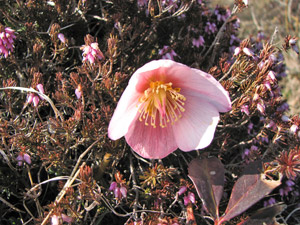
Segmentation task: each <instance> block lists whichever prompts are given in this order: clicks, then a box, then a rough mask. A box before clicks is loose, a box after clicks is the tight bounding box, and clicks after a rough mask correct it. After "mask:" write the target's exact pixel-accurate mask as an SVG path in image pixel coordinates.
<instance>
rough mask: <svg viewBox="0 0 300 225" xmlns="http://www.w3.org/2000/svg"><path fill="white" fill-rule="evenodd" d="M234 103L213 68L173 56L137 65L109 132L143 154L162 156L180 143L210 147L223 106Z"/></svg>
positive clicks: (185, 147) (183, 146) (188, 147)
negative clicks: (196, 66) (194, 66)
mask: <svg viewBox="0 0 300 225" xmlns="http://www.w3.org/2000/svg"><path fill="white" fill-rule="evenodd" d="M230 109H231V101H230V98H229V95H228V92H227V91H226V90H225V89H224V88H223V87H222V85H221V84H220V83H219V82H218V81H217V80H216V79H215V78H213V77H212V76H211V75H210V74H208V73H205V72H203V71H201V70H198V69H192V68H190V67H188V66H185V65H183V64H181V63H177V62H174V61H172V60H164V59H162V60H156V61H151V62H149V63H147V64H146V65H144V66H143V67H141V68H140V69H138V70H137V71H136V72H135V73H134V74H133V75H132V77H131V79H130V81H129V84H128V86H127V88H126V89H125V91H124V93H123V94H122V96H121V98H120V100H119V103H118V105H117V108H116V110H115V112H114V115H113V117H112V119H111V121H110V124H109V127H108V136H109V137H110V138H111V139H113V140H116V139H119V138H121V137H122V136H125V138H126V141H127V143H128V144H129V145H130V146H131V148H132V149H133V150H134V151H135V152H137V153H138V154H139V155H141V156H143V157H145V158H164V157H166V156H167V155H168V154H170V153H172V152H173V151H175V150H176V149H177V148H180V149H181V150H183V151H191V150H195V149H201V148H205V147H207V146H208V145H209V144H210V143H211V141H212V139H213V136H214V132H215V128H216V126H217V124H218V121H219V112H227V111H229V110H230Z"/></svg>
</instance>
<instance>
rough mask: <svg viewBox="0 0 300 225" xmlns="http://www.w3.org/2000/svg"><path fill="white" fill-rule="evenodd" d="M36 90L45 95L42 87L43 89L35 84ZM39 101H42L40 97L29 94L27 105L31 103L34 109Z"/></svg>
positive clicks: (40, 85)
mask: <svg viewBox="0 0 300 225" xmlns="http://www.w3.org/2000/svg"><path fill="white" fill-rule="evenodd" d="M36 88H37V89H38V91H39V92H40V93H42V94H44V93H45V91H44V87H43V85H42V84H37V85H36ZM40 99H41V100H44V98H43V97H42V96H41V95H35V94H34V93H32V92H31V93H29V94H28V97H27V103H28V104H31V103H33V105H34V107H37V106H38V105H39V102H40Z"/></svg>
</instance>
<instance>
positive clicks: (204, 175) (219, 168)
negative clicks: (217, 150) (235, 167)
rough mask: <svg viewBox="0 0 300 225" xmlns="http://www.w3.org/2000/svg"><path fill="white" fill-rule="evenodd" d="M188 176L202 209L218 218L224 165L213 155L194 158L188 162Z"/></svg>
mask: <svg viewBox="0 0 300 225" xmlns="http://www.w3.org/2000/svg"><path fill="white" fill-rule="evenodd" d="M188 170H189V178H190V179H191V180H192V181H193V183H194V186H195V188H196V190H197V193H198V195H199V197H200V199H201V200H202V202H203V206H204V209H205V210H206V211H207V212H208V213H209V214H210V215H211V216H212V217H213V218H214V219H217V218H219V203H220V200H221V197H222V194H223V186H224V166H223V164H222V163H221V161H220V160H219V159H217V158H215V157H212V158H205V159H194V160H192V161H191V162H190V164H189V169H188Z"/></svg>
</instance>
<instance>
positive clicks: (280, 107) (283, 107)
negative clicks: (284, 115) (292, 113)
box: [276, 102, 289, 112]
mask: <svg viewBox="0 0 300 225" xmlns="http://www.w3.org/2000/svg"><path fill="white" fill-rule="evenodd" d="M288 109H289V104H288V103H286V102H285V103H283V104H282V105H280V106H279V107H277V109H276V111H277V112H284V111H287V110H288Z"/></svg>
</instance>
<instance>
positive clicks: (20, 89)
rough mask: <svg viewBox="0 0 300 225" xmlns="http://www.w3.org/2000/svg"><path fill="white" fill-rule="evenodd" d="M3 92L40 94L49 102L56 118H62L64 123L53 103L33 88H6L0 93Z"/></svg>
mask: <svg viewBox="0 0 300 225" xmlns="http://www.w3.org/2000/svg"><path fill="white" fill-rule="evenodd" d="M1 90H18V91H26V92H33V93H36V94H38V95H39V96H41V97H43V98H44V99H45V100H46V101H47V102H49V104H50V105H51V107H52V109H53V111H54V113H55V117H56V118H58V117H59V118H60V119H61V121H64V119H63V117H62V115H61V114H60V112H59V111H58V109H57V108H56V107H55V105H54V103H53V101H52V100H51V99H50V98H49V97H48V96H47V95H45V94H43V93H41V92H39V91H37V90H34V89H33V88H25V87H4V88H0V91H1Z"/></svg>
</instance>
